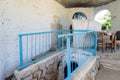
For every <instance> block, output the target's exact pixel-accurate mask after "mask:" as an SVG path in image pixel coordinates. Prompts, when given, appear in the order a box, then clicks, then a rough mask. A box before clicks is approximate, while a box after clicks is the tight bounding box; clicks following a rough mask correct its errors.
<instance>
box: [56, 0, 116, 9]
mask: <svg viewBox="0 0 120 80" xmlns="http://www.w3.org/2000/svg"><path fill="white" fill-rule="evenodd" d="M56 1H57V2H58V3H60V4H62V5H63V6H65V7H66V8H72V7H98V6H102V5H105V4H108V3H110V2H113V1H116V0H56Z"/></svg>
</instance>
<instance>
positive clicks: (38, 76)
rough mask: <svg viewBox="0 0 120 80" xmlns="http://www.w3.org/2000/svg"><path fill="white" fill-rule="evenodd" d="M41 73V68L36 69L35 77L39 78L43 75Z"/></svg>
mask: <svg viewBox="0 0 120 80" xmlns="http://www.w3.org/2000/svg"><path fill="white" fill-rule="evenodd" d="M41 74H42V72H41V71H40V70H39V71H36V72H34V73H33V77H34V78H37V79H38V78H40V77H41Z"/></svg>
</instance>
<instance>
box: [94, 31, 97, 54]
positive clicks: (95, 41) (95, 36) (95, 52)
mask: <svg viewBox="0 0 120 80" xmlns="http://www.w3.org/2000/svg"><path fill="white" fill-rule="evenodd" d="M96 55H97V32H94V56H96Z"/></svg>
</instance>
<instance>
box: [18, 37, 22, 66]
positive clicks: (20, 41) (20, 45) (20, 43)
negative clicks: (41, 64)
mask: <svg viewBox="0 0 120 80" xmlns="http://www.w3.org/2000/svg"><path fill="white" fill-rule="evenodd" d="M19 50H20V66H23V49H22V36H19Z"/></svg>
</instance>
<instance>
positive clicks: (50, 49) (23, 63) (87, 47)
mask: <svg viewBox="0 0 120 80" xmlns="http://www.w3.org/2000/svg"><path fill="white" fill-rule="evenodd" d="M72 32H73V33H71V31H70V30H56V31H49V32H36V33H26V34H19V35H18V36H19V50H20V67H19V70H22V69H23V68H25V67H27V66H29V65H31V64H33V63H36V62H38V61H40V60H42V59H44V58H46V57H48V56H50V55H53V54H55V52H56V51H60V50H62V51H63V54H64V56H66V58H63V68H64V67H65V66H66V65H67V77H63V79H65V80H71V76H72V75H73V74H74V73H75V72H76V71H77V70H78V69H79V68H80V67H81V66H82V65H83V64H84V63H85V62H86V61H87V60H88V59H89V58H90V57H91V56H92V55H96V45H97V44H96V43H97V34H96V32H95V31H91V30H73V31H72ZM81 52H83V53H81ZM72 53H77V54H78V55H74V56H73V54H72ZM84 55H86V56H84ZM73 57H74V58H73ZM77 59H78V60H77ZM72 61H77V66H76V65H75V69H74V70H73V67H74V65H73V64H71V62H72ZM63 71H65V70H63ZM63 76H65V74H64V75H63Z"/></svg>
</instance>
